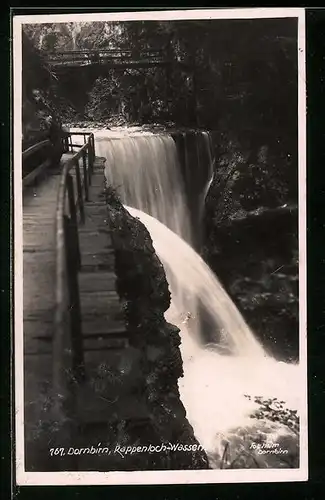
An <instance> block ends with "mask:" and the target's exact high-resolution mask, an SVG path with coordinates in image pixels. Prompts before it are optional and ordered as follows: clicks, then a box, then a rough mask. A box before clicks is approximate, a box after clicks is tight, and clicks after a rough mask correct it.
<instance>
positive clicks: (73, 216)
mask: <svg viewBox="0 0 325 500" xmlns="http://www.w3.org/2000/svg"><path fill="white" fill-rule="evenodd" d="M67 191H68V201H69V212H70V226H71V231H72V232H73V233H74V237H73V240H72V241H73V244H74V255H75V262H76V263H77V266H78V269H80V268H81V254H80V245H79V234H78V221H77V212H76V200H75V195H74V189H73V179H72V176H71V175H70V174H68V175H67Z"/></svg>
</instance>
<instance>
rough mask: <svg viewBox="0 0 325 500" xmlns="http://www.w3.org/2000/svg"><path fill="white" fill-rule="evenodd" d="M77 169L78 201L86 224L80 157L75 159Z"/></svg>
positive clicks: (82, 219)
mask: <svg viewBox="0 0 325 500" xmlns="http://www.w3.org/2000/svg"><path fill="white" fill-rule="evenodd" d="M75 170H76V181H77V201H78V206H79V211H80V219H81V222H82V224H84V223H85V209H84V200H83V197H82V187H81V177H80V166H79V159H78V160H76V161H75Z"/></svg>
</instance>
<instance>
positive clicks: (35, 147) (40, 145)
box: [23, 139, 51, 160]
mask: <svg viewBox="0 0 325 500" xmlns="http://www.w3.org/2000/svg"><path fill="white" fill-rule="evenodd" d="M50 144H51V141H50V140H49V139H45V140H44V141H41V142H37V143H36V144H33V145H32V146H30V147H29V148H27V149H25V151H23V160H26V159H27V158H28V157H29V156H30V155H31V154H33V153H36V151H39V150H40V149H42V148H43V147H44V146H49V145H50Z"/></svg>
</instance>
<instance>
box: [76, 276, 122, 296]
mask: <svg viewBox="0 0 325 500" xmlns="http://www.w3.org/2000/svg"><path fill="white" fill-rule="evenodd" d="M115 282H116V274H115V273H114V272H106V273H87V272H81V273H80V274H79V287H80V291H82V292H83V293H90V292H94V291H96V292H100V291H106V290H107V291H111V290H114V291H115Z"/></svg>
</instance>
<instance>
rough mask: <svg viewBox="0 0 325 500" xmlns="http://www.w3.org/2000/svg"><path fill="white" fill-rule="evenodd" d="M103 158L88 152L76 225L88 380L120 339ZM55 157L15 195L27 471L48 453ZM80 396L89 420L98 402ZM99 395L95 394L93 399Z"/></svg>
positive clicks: (111, 359) (122, 343) (114, 353)
mask: <svg viewBox="0 0 325 500" xmlns="http://www.w3.org/2000/svg"><path fill="white" fill-rule="evenodd" d="M69 157H71V154H67V155H64V156H63V159H62V162H65V161H66V160H67V159H68V158H69ZM104 161H105V160H104V159H103V158H96V159H95V163H94V173H93V175H92V182H91V186H90V189H89V201H87V202H86V203H85V216H86V217H85V224H83V225H81V224H80V225H79V242H80V251H81V272H80V273H79V289H80V301H81V312H82V333H83V339H84V353H85V361H86V372H87V379H88V380H89V379H91V378H92V376H97V372H98V369H99V367H100V366H102V364H103V362H106V363H107V364H109V365H113V364H115V365H116V364H117V362H118V357H119V356H118V352H119V351H120V350H121V349H123V348H125V347H126V346H127V345H128V339H127V336H126V333H125V327H124V322H123V317H122V313H121V307H120V303H119V298H118V295H117V293H116V291H115V280H116V276H115V273H114V256H113V251H112V247H111V240H110V234H109V229H108V226H107V224H106V213H107V212H106V204H105V200H104V198H103V188H104ZM62 162H61V168H59V169H57V170H56V171H52V172H50V173H48V175H47V177H46V178H43V180H42V181H40V182H39V184H38V185H37V186H34V187H28V188H26V189H25V190H24V197H23V282H24V285H23V293H24V299H23V300H24V364H25V366H24V391H25V392H24V395H25V416H24V418H25V444H26V457H27V463H26V467H27V470H42V465H43V466H44V462H43V461H44V457H45V456H48V445H46V444H44V439H42V429H43V424H44V421H46V419H47V418H48V415H47V410H48V404H49V397H50V394H51V382H52V369H53V359H52V338H53V332H54V312H55V309H54V304H55V290H56V286H55V285H56V234H55V229H56V227H55V214H56V208H57V194H58V186H59V181H60V172H61V169H62ZM87 392H89V388H88V389H87V390H86V393H87ZM93 396H95V397H96V395H93ZM84 397H85V393H84V392H83V391H81V393H80V397H79V401H80V403H79V407H80V409H81V410H83V409H85V419H86V420H93V419H94V411H95V412H96V411H97V412H98V405H97V410H96V404H95V405H94V401H93V398H92V399H91V400H90V399H89V401H88V402H89V405H90V407H91V412H90V413H91V414H90V413H89V411H88V412H87V405H86V408H84V403H85V400H84ZM99 397H100V395H99V394H97V398H99ZM81 413H82V411H81ZM98 417H100V415H98ZM42 422H43V424H42ZM37 443H39V444H37ZM46 446H47V449H46ZM44 447H45V448H44Z"/></svg>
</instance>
